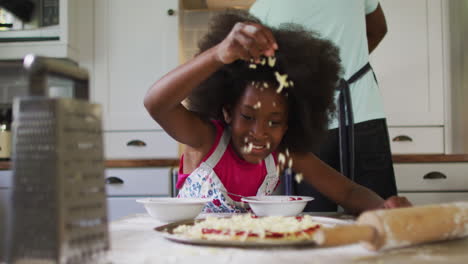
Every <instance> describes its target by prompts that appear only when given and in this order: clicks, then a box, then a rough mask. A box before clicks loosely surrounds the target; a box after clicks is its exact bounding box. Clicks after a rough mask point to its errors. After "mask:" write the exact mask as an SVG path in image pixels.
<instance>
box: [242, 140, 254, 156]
mask: <svg viewBox="0 0 468 264" xmlns="http://www.w3.org/2000/svg"><path fill="white" fill-rule="evenodd" d="M252 149H253V143H252V142H250V143H249V145H247V146H245V147H244V152H245V153H250V152H252Z"/></svg>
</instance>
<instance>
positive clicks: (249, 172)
mask: <svg viewBox="0 0 468 264" xmlns="http://www.w3.org/2000/svg"><path fill="white" fill-rule="evenodd" d="M213 124H214V125H215V126H216V139H215V144H214V145H213V147H211V149H210V151H209V152H208V154H207V155H206V156H205V157H204V158H203V160H202V162H204V161H206V160H207V159H208V158H209V157H210V155H211V154H212V153H213V152H214V150H215V149H216V147H217V146H218V144H219V142H220V139H221V135H222V134H223V131H224V126H223V125H222V123H221V122H219V121H213ZM273 157H274V159H275V164H276V160H277V159H276V153H275V152H273ZM183 166H184V156H183V155H182V156H181V158H180V164H179V174H178V175H179V176H178V179H177V184H176V187H177V189H180V188H182V186H183V184H184V182H185V179H187V177H188V176H189V175H190V174H184V173H183V169H184V168H183ZM213 170H214V172H215V173H216V175H217V176H218V178H219V179H220V180H221V182H222V183H223V185H224V187H225V188H226V190H227V191H228V192H231V193H235V194H239V195H243V196H254V195H256V194H257V191H258V188H259V187H260V186H261V185H262V183H263V181H264V179H265V176H266V175H267V169H266V166H265V161H262V162H260V163H258V164H252V163H249V162H247V161H245V160H243V159H241V158H240V157H239V156H238V155H237V154H236V152H235V151H234V149H233V147H232V144H231V143H229V145H228V146H227V148H226V151H225V152H224V154H223V156H222V157H221V159H220V160H219V161H218V163H217V164H216V165H215V167H214V168H213ZM230 197H231V198H232V199H233V200H235V201H240V198H239V197H236V196H232V195H230Z"/></svg>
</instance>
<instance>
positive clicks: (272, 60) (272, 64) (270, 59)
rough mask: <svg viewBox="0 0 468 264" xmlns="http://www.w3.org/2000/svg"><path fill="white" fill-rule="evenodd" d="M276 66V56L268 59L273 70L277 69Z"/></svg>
mask: <svg viewBox="0 0 468 264" xmlns="http://www.w3.org/2000/svg"><path fill="white" fill-rule="evenodd" d="M275 64H276V57H274V56H271V57H268V66H270V67H272V68H273V67H275Z"/></svg>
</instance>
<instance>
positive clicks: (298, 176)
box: [294, 173, 304, 183]
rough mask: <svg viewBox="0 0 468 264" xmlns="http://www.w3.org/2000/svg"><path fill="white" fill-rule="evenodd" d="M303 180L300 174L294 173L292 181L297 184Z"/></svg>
mask: <svg viewBox="0 0 468 264" xmlns="http://www.w3.org/2000/svg"><path fill="white" fill-rule="evenodd" d="M303 179H304V176H302V173H296V175H295V176H294V180H296V182H297V183H301V182H302V180H303Z"/></svg>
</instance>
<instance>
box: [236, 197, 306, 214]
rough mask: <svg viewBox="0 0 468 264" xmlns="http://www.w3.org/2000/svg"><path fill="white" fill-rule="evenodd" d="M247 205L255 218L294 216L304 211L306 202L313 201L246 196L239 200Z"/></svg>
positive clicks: (296, 198) (298, 198)
mask: <svg viewBox="0 0 468 264" xmlns="http://www.w3.org/2000/svg"><path fill="white" fill-rule="evenodd" d="M241 200H242V201H243V202H245V203H248V204H249V206H250V208H251V209H252V211H253V212H254V213H255V215H257V216H295V215H298V214H300V213H302V211H303V210H304V208H305V206H306V205H307V203H308V202H310V201H312V200H314V198H313V197H309V196H293V195H268V196H248V197H244V198H242V199H241Z"/></svg>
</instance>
